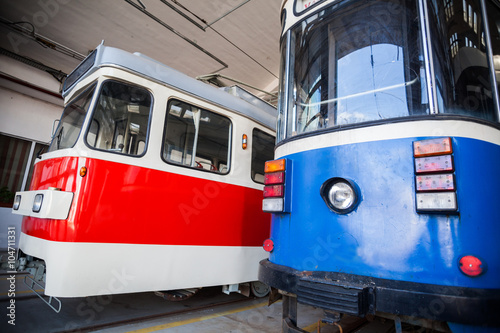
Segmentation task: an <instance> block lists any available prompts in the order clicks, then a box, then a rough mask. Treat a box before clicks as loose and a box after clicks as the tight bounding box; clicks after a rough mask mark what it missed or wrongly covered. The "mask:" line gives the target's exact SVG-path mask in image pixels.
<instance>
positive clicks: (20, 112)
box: [0, 87, 63, 142]
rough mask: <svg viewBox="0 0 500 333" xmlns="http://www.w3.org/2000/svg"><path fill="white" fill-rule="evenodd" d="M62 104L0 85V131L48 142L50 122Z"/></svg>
mask: <svg viewBox="0 0 500 333" xmlns="http://www.w3.org/2000/svg"><path fill="white" fill-rule="evenodd" d="M62 109H63V108H62V106H59V105H55V104H52V103H48V102H46V101H42V100H40V99H36V98H33V97H30V96H27V95H23V94H21V93H19V92H16V91H13V90H9V89H6V88H3V87H0V132H1V133H4V134H8V135H12V136H17V137H21V138H24V139H27V140H35V141H38V142H49V141H50V136H51V134H52V124H53V122H54V120H56V119H59V118H60V117H61V113H62Z"/></svg>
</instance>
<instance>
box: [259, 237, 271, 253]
mask: <svg viewBox="0 0 500 333" xmlns="http://www.w3.org/2000/svg"><path fill="white" fill-rule="evenodd" d="M262 247H263V248H264V251H266V252H271V251H272V250H273V249H274V242H273V241H272V240H271V239H266V240H265V241H264V244H263V245H262Z"/></svg>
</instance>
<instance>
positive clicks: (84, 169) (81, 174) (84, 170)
mask: <svg viewBox="0 0 500 333" xmlns="http://www.w3.org/2000/svg"><path fill="white" fill-rule="evenodd" d="M86 174H87V167H86V166H82V167H81V168H80V176H81V177H85V175H86Z"/></svg>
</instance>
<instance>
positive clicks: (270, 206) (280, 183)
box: [262, 159, 290, 213]
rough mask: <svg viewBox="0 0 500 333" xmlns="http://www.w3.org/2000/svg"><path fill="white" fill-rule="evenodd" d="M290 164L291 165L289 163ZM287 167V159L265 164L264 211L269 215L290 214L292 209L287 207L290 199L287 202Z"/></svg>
mask: <svg viewBox="0 0 500 333" xmlns="http://www.w3.org/2000/svg"><path fill="white" fill-rule="evenodd" d="M288 164H290V163H289V162H288ZM287 168H288V169H289V168H290V166H289V165H287V160H286V159H279V160H273V161H267V162H266V164H265V168H264V171H265V176H264V200H263V201H262V210H263V211H265V212H269V213H283V212H289V211H290V209H289V207H288V206H287V203H288V202H289V199H288V201H287V198H286V195H285V192H286V189H287V186H286V184H285V182H286V172H287Z"/></svg>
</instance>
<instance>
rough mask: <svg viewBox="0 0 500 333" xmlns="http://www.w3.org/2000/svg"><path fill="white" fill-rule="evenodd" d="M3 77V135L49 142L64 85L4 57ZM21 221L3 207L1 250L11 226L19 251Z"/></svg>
mask: <svg viewBox="0 0 500 333" xmlns="http://www.w3.org/2000/svg"><path fill="white" fill-rule="evenodd" d="M0 74H1V76H2V77H1V78H0V133H2V134H6V135H10V136H15V137H19V138H22V139H26V140H29V141H37V142H43V143H46V142H49V140H50V136H51V132H52V124H53V122H54V120H55V119H59V118H60V117H61V113H62V110H63V101H62V99H61V98H58V97H55V96H53V94H57V93H58V92H59V87H60V83H59V82H58V81H57V80H56V79H55V78H53V77H52V76H51V75H50V74H48V73H46V72H44V71H40V70H38V69H35V68H33V67H30V66H27V65H25V64H23V63H20V62H18V61H16V60H13V59H11V58H8V57H5V56H1V55H0ZM25 83H26V84H25ZM33 86H34V87H35V88H40V89H33ZM21 220H22V216H20V215H14V214H12V213H11V208H2V207H0V249H6V248H7V245H8V239H7V236H8V234H7V231H8V227H9V226H10V227H15V231H16V233H15V234H16V247H17V246H18V245H19V236H20V234H21Z"/></svg>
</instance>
